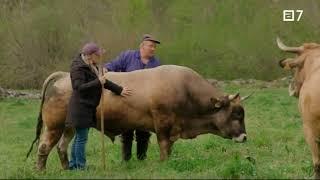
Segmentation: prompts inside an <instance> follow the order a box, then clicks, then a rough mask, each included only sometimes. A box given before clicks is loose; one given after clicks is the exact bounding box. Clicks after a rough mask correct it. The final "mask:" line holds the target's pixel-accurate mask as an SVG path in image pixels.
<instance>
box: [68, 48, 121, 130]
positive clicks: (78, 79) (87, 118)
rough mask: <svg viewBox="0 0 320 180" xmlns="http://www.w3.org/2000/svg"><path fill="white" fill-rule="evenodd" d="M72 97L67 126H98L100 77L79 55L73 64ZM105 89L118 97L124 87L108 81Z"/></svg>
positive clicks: (100, 90) (71, 73)
mask: <svg viewBox="0 0 320 180" xmlns="http://www.w3.org/2000/svg"><path fill="white" fill-rule="evenodd" d="M70 76H71V84H72V89H73V91H72V95H71V98H70V101H69V108H68V114H67V121H66V125H67V126H70V125H72V126H73V127H76V128H88V127H95V126H96V108H97V106H98V105H99V102H100V97H101V92H102V87H101V83H100V81H99V78H98V76H97V75H96V74H95V73H94V72H93V71H92V70H91V69H90V67H89V65H87V64H86V63H85V62H84V61H83V60H82V58H81V55H80V54H79V55H78V56H77V57H76V58H75V59H74V60H73V62H72V64H71V71H70ZM104 88H106V89H109V90H111V91H112V92H114V93H115V94H117V95H120V94H121V92H122V87H121V86H118V85H117V84H115V83H113V82H111V81H109V80H107V81H106V83H105V84H104Z"/></svg>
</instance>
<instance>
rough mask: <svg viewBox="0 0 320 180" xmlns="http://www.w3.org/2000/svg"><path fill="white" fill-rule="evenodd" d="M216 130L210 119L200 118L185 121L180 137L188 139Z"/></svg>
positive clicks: (207, 117) (206, 117)
mask: <svg viewBox="0 0 320 180" xmlns="http://www.w3.org/2000/svg"><path fill="white" fill-rule="evenodd" d="M217 130H218V129H217V127H216V126H215V125H214V123H213V122H212V117H209V116H202V117H197V118H192V119H186V120H185V121H184V123H183V125H182V132H181V137H182V138H184V139H190V138H195V137H196V136H198V135H201V134H208V133H213V132H216V131H217Z"/></svg>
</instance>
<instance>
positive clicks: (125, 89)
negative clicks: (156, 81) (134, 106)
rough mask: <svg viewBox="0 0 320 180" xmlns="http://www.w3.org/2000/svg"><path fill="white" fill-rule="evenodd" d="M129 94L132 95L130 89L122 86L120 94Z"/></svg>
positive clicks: (126, 95)
mask: <svg viewBox="0 0 320 180" xmlns="http://www.w3.org/2000/svg"><path fill="white" fill-rule="evenodd" d="M131 95H132V90H131V89H129V88H128V87H123V89H122V92H121V96H123V97H128V96H131Z"/></svg>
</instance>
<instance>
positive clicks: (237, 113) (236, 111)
mask: <svg viewBox="0 0 320 180" xmlns="http://www.w3.org/2000/svg"><path fill="white" fill-rule="evenodd" d="M231 116H232V117H233V118H235V119H242V118H243V116H244V110H243V108H241V107H235V108H233V110H232V113H231Z"/></svg>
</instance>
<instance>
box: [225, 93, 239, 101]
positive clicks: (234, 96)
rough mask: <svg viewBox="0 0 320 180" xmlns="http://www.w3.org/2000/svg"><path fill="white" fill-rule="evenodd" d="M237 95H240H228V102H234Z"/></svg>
mask: <svg viewBox="0 0 320 180" xmlns="http://www.w3.org/2000/svg"><path fill="white" fill-rule="evenodd" d="M239 95H240V93H237V94H230V95H229V96H228V99H229V100H230V101H232V100H234V99H235V98H237V97H238V96H239Z"/></svg>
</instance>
